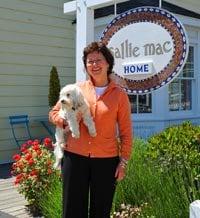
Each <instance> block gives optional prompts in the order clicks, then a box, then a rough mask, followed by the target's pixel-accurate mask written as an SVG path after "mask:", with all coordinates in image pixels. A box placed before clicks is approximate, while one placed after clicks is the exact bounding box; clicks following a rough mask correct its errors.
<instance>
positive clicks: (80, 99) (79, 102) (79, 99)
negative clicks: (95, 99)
mask: <svg viewBox="0 0 200 218" xmlns="http://www.w3.org/2000/svg"><path fill="white" fill-rule="evenodd" d="M83 104H84V96H83V94H82V92H81V90H80V88H78V89H77V92H76V99H74V108H75V109H77V108H79V107H81V106H82V105H83Z"/></svg>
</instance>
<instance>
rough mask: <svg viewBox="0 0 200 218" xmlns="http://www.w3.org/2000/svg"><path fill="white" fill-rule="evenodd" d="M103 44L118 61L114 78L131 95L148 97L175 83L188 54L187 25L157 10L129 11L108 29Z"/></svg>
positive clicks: (168, 13)
mask: <svg viewBox="0 0 200 218" xmlns="http://www.w3.org/2000/svg"><path fill="white" fill-rule="evenodd" d="M101 41H102V42H103V43H105V44H106V45H107V46H108V47H109V48H110V50H111V52H112V53H113V55H114V57H115V65H114V68H113V71H114V73H113V74H112V75H111V78H112V79H113V80H115V81H116V82H117V83H118V84H119V85H120V86H122V87H123V88H124V89H125V90H126V91H127V92H128V93H129V94H145V93H149V92H151V91H153V90H156V89H158V88H160V87H162V86H164V85H166V84H168V83H169V82H171V81H172V80H173V79H174V78H175V77H176V76H178V74H179V73H180V72H181V70H182V68H183V66H184V64H185V62H186V59H187V54H188V47H189V46H188V39H187V35H186V31H185V29H184V27H183V25H182V24H181V23H180V22H179V21H178V19H177V18H176V17H175V16H174V15H173V14H171V13H170V12H168V11H166V10H163V9H161V8H157V7H139V8H135V9H131V10H129V11H126V12H124V13H122V14H120V15H119V16H117V17H116V18H114V19H113V20H112V21H111V22H110V24H108V26H107V27H106V28H105V30H104V32H103V34H102V37H101Z"/></svg>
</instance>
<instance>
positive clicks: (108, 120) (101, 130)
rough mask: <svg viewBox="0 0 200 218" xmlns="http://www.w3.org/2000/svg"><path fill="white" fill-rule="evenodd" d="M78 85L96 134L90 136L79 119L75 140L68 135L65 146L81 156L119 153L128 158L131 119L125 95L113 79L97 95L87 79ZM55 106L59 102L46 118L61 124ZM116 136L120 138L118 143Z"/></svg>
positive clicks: (130, 142) (130, 144)
mask: <svg viewBox="0 0 200 218" xmlns="http://www.w3.org/2000/svg"><path fill="white" fill-rule="evenodd" d="M78 85H79V86H80V88H81V90H82V92H83V94H84V96H85V98H86V99H87V101H88V103H89V105H90V110H91V114H92V116H93V119H94V122H95V126H96V130H97V136H96V137H91V136H90V135H89V133H88V130H87V127H86V126H85V125H84V124H83V122H82V121H81V122H80V133H81V134H80V138H78V139H75V138H73V137H72V136H71V134H68V137H67V143H66V148H65V149H66V150H67V151H69V152H73V153H76V154H80V155H83V156H90V157H99V158H101V157H115V156H118V155H119V156H121V157H123V158H126V159H129V157H130V154H131V147H132V122H131V112H130V103H129V99H128V96H127V94H126V93H125V92H124V91H123V90H122V89H121V88H120V87H119V86H117V85H116V84H115V83H114V82H110V83H109V85H108V87H107V88H106V90H105V92H104V93H103V95H102V96H100V97H99V98H97V97H96V93H95V87H94V86H93V83H92V82H91V81H90V80H88V81H85V82H81V83H78ZM59 109H60V104H59V103H57V104H56V105H55V106H54V107H53V109H52V110H51V111H50V113H49V120H50V121H51V122H52V123H54V124H55V125H58V126H60V127H63V125H64V122H63V119H62V118H60V117H59V115H58V111H59ZM117 124H118V128H117ZM117 129H118V135H119V136H117ZM117 137H119V138H120V144H119V142H118V140H117Z"/></svg>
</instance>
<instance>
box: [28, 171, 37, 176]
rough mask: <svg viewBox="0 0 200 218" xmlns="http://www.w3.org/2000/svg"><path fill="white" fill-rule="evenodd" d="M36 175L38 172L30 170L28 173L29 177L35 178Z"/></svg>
mask: <svg viewBox="0 0 200 218" xmlns="http://www.w3.org/2000/svg"><path fill="white" fill-rule="evenodd" d="M37 175H38V171H37V170H32V171H31V172H30V176H37Z"/></svg>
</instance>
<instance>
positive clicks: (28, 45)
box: [0, 0, 75, 163]
mask: <svg viewBox="0 0 200 218" xmlns="http://www.w3.org/2000/svg"><path fill="white" fill-rule="evenodd" d="M64 2H67V0H37V1H36V0H9V1H8V0H0V163H4V162H8V161H10V160H11V157H12V155H13V154H14V153H15V152H16V151H17V150H16V145H15V142H14V140H13V137H12V134H11V129H10V125H9V121H8V116H9V115H15V114H28V115H29V117H30V120H31V131H32V133H33V135H34V136H35V137H41V136H45V135H48V134H47V132H46V131H45V129H44V128H42V127H41V126H40V124H39V123H36V122H34V119H35V118H36V117H39V116H45V115H47V114H48V88H49V75H50V74H49V73H50V71H51V68H52V66H53V65H54V66H56V67H57V69H58V73H59V77H60V81H61V85H62V86H63V85H65V84H68V83H72V82H75V59H74V56H75V49H74V47H75V26H74V25H73V24H72V21H73V19H74V17H71V16H69V15H65V14H64V13H63V3H64Z"/></svg>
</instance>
